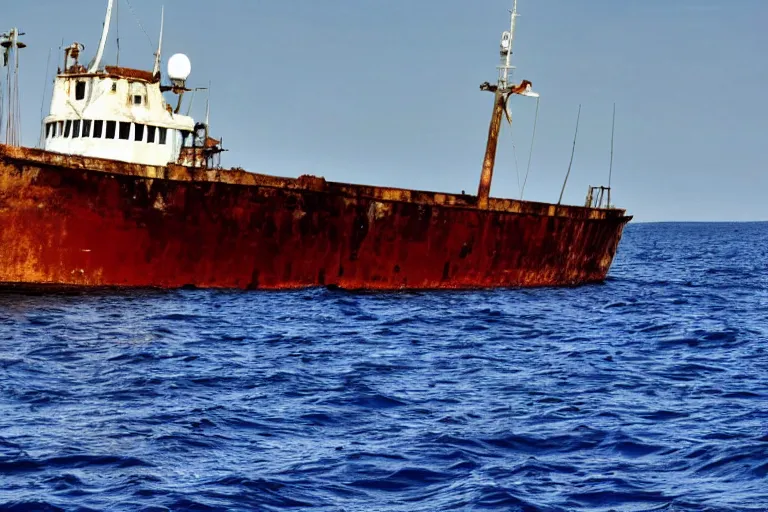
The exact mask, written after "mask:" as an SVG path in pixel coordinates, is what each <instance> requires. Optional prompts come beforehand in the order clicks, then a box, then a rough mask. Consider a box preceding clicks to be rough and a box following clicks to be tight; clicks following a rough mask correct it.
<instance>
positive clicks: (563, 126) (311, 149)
mask: <svg viewBox="0 0 768 512" xmlns="http://www.w3.org/2000/svg"><path fill="white" fill-rule="evenodd" d="M5 4H6V5H4V6H3V23H5V24H8V25H17V26H19V27H20V28H21V29H22V30H24V31H26V33H27V35H26V36H25V38H24V40H25V42H26V43H27V44H28V45H29V48H27V49H26V50H24V53H23V54H22V55H23V61H22V63H23V72H22V78H21V80H22V87H23V93H22V109H23V140H24V142H25V144H27V145H34V144H35V143H36V141H37V137H38V133H39V132H38V126H39V122H38V119H39V117H40V105H41V97H42V92H43V84H44V81H45V80H44V76H45V74H44V71H45V64H46V59H47V56H48V50H49V48H51V47H52V48H53V57H52V64H51V67H52V68H54V69H55V66H56V65H57V64H59V62H60V60H61V54H60V53H59V51H58V48H59V46H60V45H61V41H62V39H63V40H64V42H65V44H69V43H71V42H72V41H74V40H77V41H79V42H82V43H84V44H85V45H86V52H85V53H86V59H85V60H88V59H90V57H91V56H92V55H93V53H94V52H95V49H96V46H97V44H98V38H99V34H100V31H101V24H102V20H103V16H104V8H105V5H106V1H105V0H104V1H99V0H90V1H84V0H69V1H67V2H61V1H59V0H35V1H28V2H5ZM165 6H166V34H165V47H164V55H165V56H166V58H167V57H168V56H170V55H171V54H172V53H175V52H184V53H187V54H188V55H189V56H190V58H191V60H192V67H193V71H192V75H191V77H190V82H189V85H191V86H206V85H207V84H208V81H209V80H211V81H212V83H213V90H212V117H211V122H212V127H213V131H214V135H216V136H221V137H223V140H224V143H225V146H226V147H228V148H229V149H230V152H229V153H226V154H225V158H224V164H225V165H226V166H240V167H243V168H245V169H247V170H250V171H254V172H264V173H269V174H276V175H284V176H298V175H300V174H317V175H324V176H325V177H326V178H327V179H329V180H334V181H349V182H356V183H370V184H380V185H390V186H398V187H408V188H421V189H427V190H439V191H449V192H459V191H461V190H462V189H464V190H466V191H467V192H472V193H474V192H475V191H476V189H477V181H478V177H479V172H480V165H481V161H482V157H483V152H484V146H485V138H486V135H487V129H488V120H489V116H490V112H491V107H492V96H491V95H490V94H488V93H482V92H480V91H479V89H478V86H479V85H480V83H481V82H483V81H486V80H488V81H493V80H494V79H495V77H496V70H495V66H496V65H497V63H498V40H499V37H500V34H501V32H502V31H503V30H504V29H505V28H506V26H507V23H508V18H507V16H508V14H507V10H508V9H509V8H510V6H511V0H485V1H468V0H443V1H438V0H387V1H385V0H322V1H315V0H220V1H219V2H211V1H210V0H207V1H200V0H166V2H165ZM519 9H520V12H521V17H520V18H519V30H518V34H517V40H516V45H515V54H516V55H515V64H516V65H517V66H518V71H517V73H516V76H515V78H516V79H518V80H519V79H523V78H526V79H529V80H531V81H532V82H533V84H534V88H535V89H536V90H537V91H538V92H540V93H541V94H542V100H541V113H540V118H539V128H538V133H537V135H536V147H535V150H534V154H533V164H532V170H531V177H530V179H529V183H528V187H527V190H526V198H527V199H533V200H541V201H556V200H557V196H558V193H559V190H560V186H561V184H562V179H563V176H564V175H565V171H566V169H567V166H568V160H569V157H570V151H571V144H572V138H573V131H574V126H575V121H576V112H577V109H578V105H579V104H580V103H581V104H582V105H583V107H582V122H581V127H580V133H579V142H578V145H577V148H576V157H575V160H574V166H573V171H572V176H571V180H570V182H569V186H568V189H567V191H566V196H565V198H566V202H570V203H576V204H581V203H582V201H583V198H584V196H585V193H586V189H587V186H588V185H589V184H595V185H597V184H604V183H605V182H606V181H607V175H608V164H609V154H610V135H611V133H610V131H611V126H610V125H611V110H612V106H613V103H614V101H615V102H616V103H617V109H618V114H617V129H616V154H615V160H614V180H613V185H614V200H615V203H616V204H617V205H619V206H622V207H626V208H627V209H628V210H629V211H630V213H632V214H634V215H635V216H636V219H637V220H639V221H656V220H767V219H768V200H766V198H765V195H766V192H768V147H766V146H768V144H767V142H768V141H766V138H767V135H768V99H766V93H768V59H766V52H767V51H768V30H766V29H765V27H766V20H768V2H766V1H765V0H730V1H727V2H726V1H724V0H718V1H715V0H643V1H640V0H589V1H585V2H574V1H573V0H519ZM119 14H120V15H119V23H120V38H121V55H120V63H121V65H127V66H132V67H142V68H145V69H150V68H151V66H152V53H153V45H155V44H156V41H157V34H158V31H159V25H160V19H159V18H160V2H157V1H156V0H151V1H150V0H130V2H127V1H126V0H120V11H119ZM136 18H138V19H140V20H141V24H142V25H143V27H144V28H145V29H146V31H147V33H148V34H149V37H150V38H151V40H152V45H150V42H149V41H148V38H147V36H146V35H145V34H144V32H143V31H142V29H141V28H139V25H138V24H137V22H136ZM8 28H10V26H8V27H3V30H6V29H8ZM111 36H112V37H111V38H110V46H109V49H108V52H107V54H106V60H107V62H113V61H114V58H115V53H116V52H115V36H116V31H115V28H114V26H113V30H112V33H111ZM48 90H49V92H50V86H49V88H48ZM198 100H200V101H198V102H197V104H196V107H198V108H195V109H194V112H196V114H197V115H198V116H202V114H203V110H204V101H202V98H201V97H200V96H199V97H198ZM47 102H48V99H47V98H46V105H45V109H46V110H47V108H48V104H47ZM513 108H514V113H515V117H514V121H515V126H514V130H513V132H512V133H513V135H510V132H509V130H507V131H505V132H503V133H502V139H501V145H500V158H499V162H498V166H497V169H496V175H495V180H494V186H493V190H492V193H493V195H495V196H501V197H517V196H518V195H519V189H518V182H517V175H516V171H515V165H514V159H513V152H512V141H513V140H514V141H515V143H516V146H517V155H518V160H519V169H520V173H521V174H523V173H524V172H525V167H526V163H527V159H528V152H529V145H530V137H531V131H532V126H533V119H534V108H535V100H532V99H529V98H516V99H515V100H514V103H513Z"/></svg>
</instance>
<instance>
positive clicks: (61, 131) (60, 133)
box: [57, 121, 64, 137]
mask: <svg viewBox="0 0 768 512" xmlns="http://www.w3.org/2000/svg"><path fill="white" fill-rule="evenodd" d="M57 133H58V134H59V137H61V135H62V134H63V133H64V121H59V129H58V131H57Z"/></svg>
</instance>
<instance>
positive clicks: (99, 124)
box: [93, 120, 104, 139]
mask: <svg viewBox="0 0 768 512" xmlns="http://www.w3.org/2000/svg"><path fill="white" fill-rule="evenodd" d="M103 131H104V121H100V120H99V121H94V122H93V138H94V139H100V138H101V132H103Z"/></svg>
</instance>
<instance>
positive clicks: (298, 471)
mask: <svg viewBox="0 0 768 512" xmlns="http://www.w3.org/2000/svg"><path fill="white" fill-rule="evenodd" d="M767 349H768V224H765V223H755V224H674V223H672V224H637V223H636V224H631V225H630V226H629V227H628V228H627V230H626V233H625V236H624V239H623V240H622V243H621V246H620V247H619V252H618V256H617V259H616V261H615V263H614V266H613V268H612V270H611V273H610V278H609V279H608V281H607V282H605V283H604V284H600V285H590V286H582V287H576V288H561V289H524V290H520V289H512V290H493V291H466V292H419V293H408V292H404V293H349V292H344V291H331V290H325V289H315V290H306V291H295V292H231V291H199V290H198V291H186V290H185V291H172V292H161V291H127V292H90V293H68V294H32V293H17V292H13V293H11V292H4V293H3V294H0V510H20V511H21V510H24V511H26V510H67V511H69V510H80V511H86V510H110V511H112V510H115V511H122V510H126V511H127V510H131V511H133V510H146V511H161V510H174V511H175V510H265V511H268V510H283V509H291V510H305V509H306V510H316V511H378V510H382V511H444V510H500V511H614V510H615V511H622V512H623V511H656V510H664V511H720V510H722V511H747V510H749V511H753V510H754V511H757V510H768V352H766V350H767Z"/></svg>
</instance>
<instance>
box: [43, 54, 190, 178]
mask: <svg viewBox="0 0 768 512" xmlns="http://www.w3.org/2000/svg"><path fill="white" fill-rule="evenodd" d="M67 57H71V55H68V56H67ZM65 60H66V59H65ZM163 89H164V88H163V87H161V84H160V74H159V73H157V74H153V73H151V72H149V71H143V70H137V69H129V68H120V67H115V66H106V67H105V68H104V69H103V70H99V71H96V72H88V70H87V69H86V68H85V67H83V66H81V65H79V64H77V63H76V62H75V64H74V65H72V66H70V67H68V68H67V67H65V69H64V71H63V72H61V73H59V74H58V75H57V77H56V80H55V83H54V87H53V96H52V99H51V110H50V114H49V115H48V116H47V117H46V118H45V119H44V121H43V123H44V124H43V125H44V134H43V135H44V147H45V149H46V150H48V151H53V152H56V153H64V154H71V155H82V156H88V157H97V158H107V159H110V160H120V161H123V162H131V163H138V164H145V165H160V166H162V165H166V164H168V163H171V162H176V161H177V159H178V158H179V154H180V152H181V148H182V147H183V145H184V141H185V140H186V139H187V137H189V136H190V135H191V134H192V132H193V131H194V128H195V122H194V120H193V119H192V118H191V117H188V116H184V115H180V114H178V113H175V112H174V110H173V108H172V107H171V106H170V105H169V104H167V103H166V101H165V99H164V98H163ZM177 110H178V109H177Z"/></svg>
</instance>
